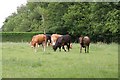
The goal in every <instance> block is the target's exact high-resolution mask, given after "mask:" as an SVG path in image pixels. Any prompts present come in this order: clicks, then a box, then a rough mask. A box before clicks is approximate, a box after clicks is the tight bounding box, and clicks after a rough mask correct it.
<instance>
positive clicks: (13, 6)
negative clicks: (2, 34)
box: [0, 0, 27, 28]
mask: <svg viewBox="0 0 120 80" xmlns="http://www.w3.org/2000/svg"><path fill="white" fill-rule="evenodd" d="M26 3H27V0H1V1H0V28H1V27H2V25H3V22H4V21H5V19H6V18H7V17H8V16H9V15H11V14H12V13H14V12H16V11H17V7H18V6H20V5H21V4H24V5H25V4H26Z"/></svg>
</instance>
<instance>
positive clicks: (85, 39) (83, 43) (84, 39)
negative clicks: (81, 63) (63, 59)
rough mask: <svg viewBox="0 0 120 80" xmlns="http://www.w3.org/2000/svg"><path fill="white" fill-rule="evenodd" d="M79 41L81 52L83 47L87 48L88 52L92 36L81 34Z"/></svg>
mask: <svg viewBox="0 0 120 80" xmlns="http://www.w3.org/2000/svg"><path fill="white" fill-rule="evenodd" d="M79 43H80V53H82V47H83V48H85V53H86V48H87V53H89V45H90V38H89V37H88V36H81V37H79Z"/></svg>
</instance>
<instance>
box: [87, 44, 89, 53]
mask: <svg viewBox="0 0 120 80" xmlns="http://www.w3.org/2000/svg"><path fill="white" fill-rule="evenodd" d="M87 53H89V45H88V46H87Z"/></svg>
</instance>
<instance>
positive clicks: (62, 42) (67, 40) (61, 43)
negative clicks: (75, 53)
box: [53, 35, 71, 52]
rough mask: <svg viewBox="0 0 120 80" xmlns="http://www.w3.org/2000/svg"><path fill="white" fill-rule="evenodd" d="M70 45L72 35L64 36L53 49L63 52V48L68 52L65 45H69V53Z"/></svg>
mask: <svg viewBox="0 0 120 80" xmlns="http://www.w3.org/2000/svg"><path fill="white" fill-rule="evenodd" d="M70 44H71V36H70V35H63V36H61V37H59V38H58V39H57V41H56V43H55V45H54V46H53V49H54V51H56V50H57V48H59V50H60V51H61V47H62V48H63V49H64V51H65V52H66V50H65V48H64V45H67V48H68V51H69V49H70Z"/></svg>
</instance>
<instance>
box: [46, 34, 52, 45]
mask: <svg viewBox="0 0 120 80" xmlns="http://www.w3.org/2000/svg"><path fill="white" fill-rule="evenodd" d="M46 39H47V40H46V42H47V43H46V44H47V46H48V45H50V44H51V35H50V34H46Z"/></svg>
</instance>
